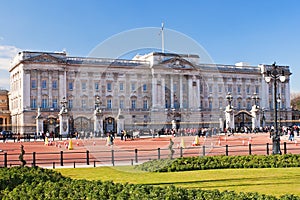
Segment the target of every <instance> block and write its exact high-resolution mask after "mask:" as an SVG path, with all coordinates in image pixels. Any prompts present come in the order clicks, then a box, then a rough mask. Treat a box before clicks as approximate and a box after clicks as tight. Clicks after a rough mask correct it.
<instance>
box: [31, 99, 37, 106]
mask: <svg viewBox="0 0 300 200" xmlns="http://www.w3.org/2000/svg"><path fill="white" fill-rule="evenodd" d="M30 104H31V108H36V99H31V102H30Z"/></svg>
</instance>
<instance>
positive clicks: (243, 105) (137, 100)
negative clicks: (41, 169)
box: [9, 51, 292, 134]
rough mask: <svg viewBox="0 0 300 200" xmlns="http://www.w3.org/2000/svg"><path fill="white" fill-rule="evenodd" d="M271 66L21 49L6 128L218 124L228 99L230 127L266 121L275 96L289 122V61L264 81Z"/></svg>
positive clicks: (44, 129)
mask: <svg viewBox="0 0 300 200" xmlns="http://www.w3.org/2000/svg"><path fill="white" fill-rule="evenodd" d="M271 67H272V65H264V64H261V65H258V66H250V65H249V64H247V63H242V62H241V63H236V64H233V65H224V64H205V63H201V58H200V57H199V56H198V55H192V54H173V53H160V52H152V53H148V54H145V55H136V56H134V57H133V58H132V59H110V58H92V57H72V56H69V55H67V53H66V52H33V51H22V52H19V53H18V55H16V57H15V58H14V60H13V61H12V64H11V67H10V70H9V72H10V92H9V107H10V112H11V122H12V131H13V132H16V133H20V134H24V133H27V132H28V133H33V132H37V131H42V132H53V133H61V132H60V127H61V126H65V128H64V131H66V132H69V133H70V132H75V131H85V132H99V133H106V132H120V131H121V130H123V129H131V130H132V129H137V130H159V129H162V128H176V129H179V128H201V127H216V128H220V129H224V128H226V127H228V126H229V122H228V121H226V112H227V111H226V107H227V106H228V104H230V109H231V110H230V112H232V117H233V119H232V120H231V121H230V123H232V125H230V127H231V128H240V127H243V126H249V127H251V126H252V128H253V126H254V128H258V127H261V126H270V125H272V123H273V121H274V117H275V116H274V109H275V108H276V107H277V106H275V107H274V103H273V102H276V103H278V108H277V109H278V111H279V112H278V113H279V118H278V119H279V123H280V124H281V125H286V126H287V125H290V121H291V119H292V113H291V105H290V75H291V72H290V68H289V66H278V67H277V68H278V70H279V71H280V73H282V74H284V75H285V81H284V82H282V83H281V82H278V83H276V84H270V83H267V82H266V81H265V76H266V75H267V73H266V72H267V71H268V69H270V68H271ZM274 87H276V88H275V89H276V93H277V94H278V95H276V97H274ZM276 93H275V94H276ZM274 98H276V100H274ZM253 106H255V108H256V110H254V111H253ZM253 118H255V120H256V122H255V123H254V122H253ZM65 119H67V120H66V121H65V123H62V121H63V120H65ZM226 123H228V124H226ZM253 123H254V125H253ZM37 129H39V130H37Z"/></svg>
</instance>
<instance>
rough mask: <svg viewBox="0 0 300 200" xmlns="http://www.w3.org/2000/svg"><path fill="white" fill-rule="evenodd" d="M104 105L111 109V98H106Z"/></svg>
mask: <svg viewBox="0 0 300 200" xmlns="http://www.w3.org/2000/svg"><path fill="white" fill-rule="evenodd" d="M106 107H107V108H108V109H111V108H112V105H111V99H107V101H106Z"/></svg>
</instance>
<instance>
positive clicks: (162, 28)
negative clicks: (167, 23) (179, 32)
mask: <svg viewBox="0 0 300 200" xmlns="http://www.w3.org/2000/svg"><path fill="white" fill-rule="evenodd" d="M161 52H162V53H165V38H164V23H163V22H162V23H161Z"/></svg>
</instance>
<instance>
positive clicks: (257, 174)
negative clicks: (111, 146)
mask: <svg viewBox="0 0 300 200" xmlns="http://www.w3.org/2000/svg"><path fill="white" fill-rule="evenodd" d="M56 171H59V172H61V173H62V174H63V175H65V176H68V177H71V178H75V179H87V180H102V181H105V180H112V181H114V182H120V183H125V182H128V183H138V184H150V185H160V186H164V185H170V184H173V185H175V186H179V187H186V188H201V189H207V190H213V189H218V190H233V191H236V192H258V193H262V194H271V195H275V196H280V195H283V194H295V195H298V196H300V168H270V169H223V170H198V171H185V172H170V173H152V172H142V171H138V170H135V169H134V168H133V167H132V166H122V167H97V168H75V169H74V168H72V169H56Z"/></svg>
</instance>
